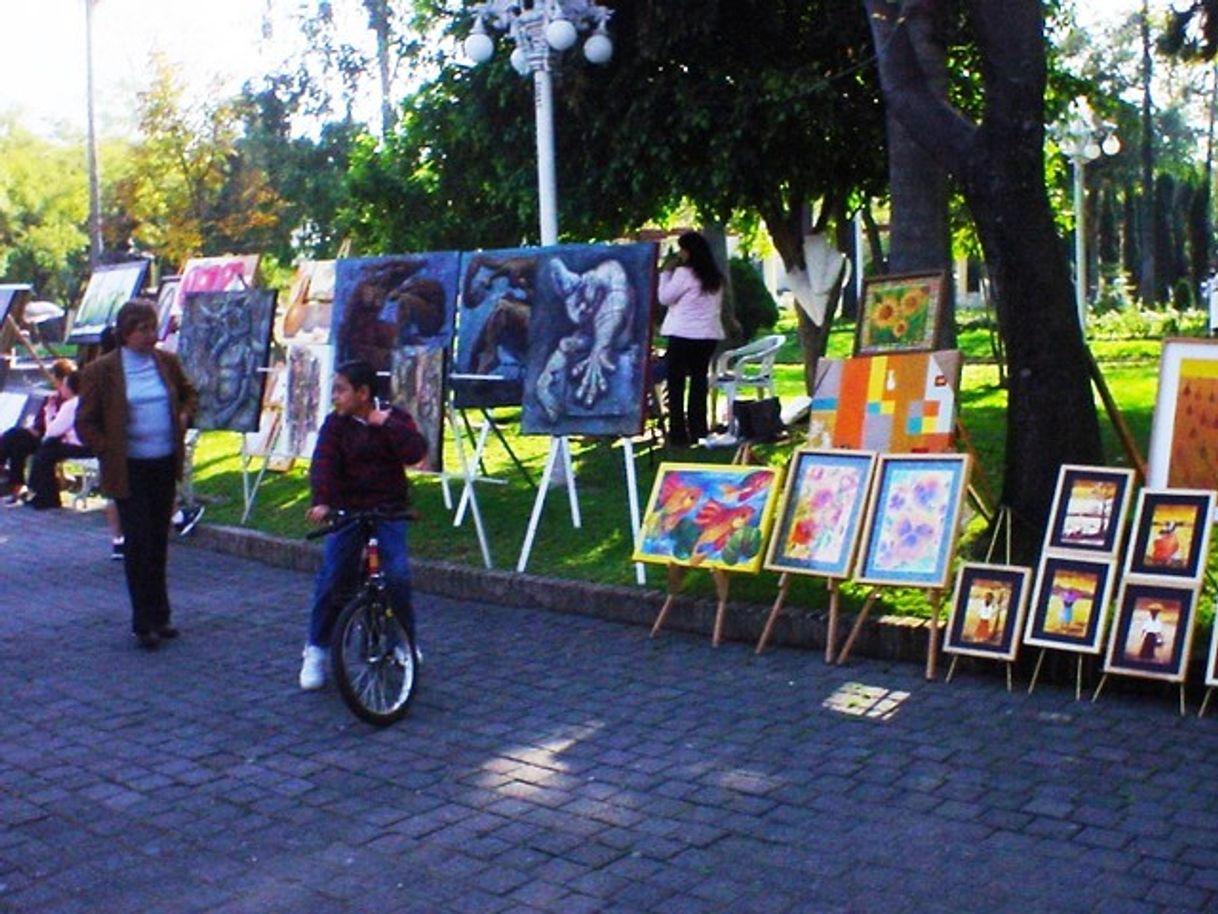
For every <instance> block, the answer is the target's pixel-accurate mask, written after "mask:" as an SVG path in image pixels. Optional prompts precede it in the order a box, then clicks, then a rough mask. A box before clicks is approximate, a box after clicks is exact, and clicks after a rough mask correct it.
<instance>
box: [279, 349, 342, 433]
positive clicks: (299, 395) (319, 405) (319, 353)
mask: <svg viewBox="0 0 1218 914" xmlns="http://www.w3.org/2000/svg"><path fill="white" fill-rule="evenodd" d="M286 362H287V405H286V408H285V411H284V423H285V425H286V429H285V431H286V434H285V438H286V444H285V449H286V450H287V452H288V453H290V454H292V455H293V456H294V457H312V456H313V449H314V448H315V447H316V446H317V432H318V430H319V429H320V428H321V424H322V423H323V422H324V421H325V419H326V416H327V415H329V413H330V387H331V385H332V384H333V382H334V347H333V346H324V345H322V346H289V347H288V348H287V359H286Z"/></svg>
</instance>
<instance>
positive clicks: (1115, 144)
mask: <svg viewBox="0 0 1218 914" xmlns="http://www.w3.org/2000/svg"><path fill="white" fill-rule="evenodd" d="M1100 149H1102V150H1104V155H1106V156H1114V155H1116V154H1117V153H1118V152H1120V151H1121V139H1120V137H1118V136H1117V135H1116V134H1115V133H1110V134H1108V136H1106V137H1104V142H1103V143H1101V144H1100Z"/></svg>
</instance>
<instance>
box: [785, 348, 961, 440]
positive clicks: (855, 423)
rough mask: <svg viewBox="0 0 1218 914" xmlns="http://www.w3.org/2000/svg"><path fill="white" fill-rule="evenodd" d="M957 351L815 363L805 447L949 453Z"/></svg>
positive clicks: (953, 424)
mask: <svg viewBox="0 0 1218 914" xmlns="http://www.w3.org/2000/svg"><path fill="white" fill-rule="evenodd" d="M961 362H962V359H961V356H960V353H959V351H957V350H954V349H947V350H943V351H941V352H923V353H910V354H907V355H891V356H870V357H860V358H853V359H820V360H819V361H818V362H817V363H816V388H815V390H814V391H813V393H812V403H811V405H810V406H809V416H808V443H809V444H810V445H812V446H813V447H817V448H830V447H838V448H851V449H854V450H867V451H877V452H879V453H898V454H922V453H932V454H936V453H945V452H948V451H951V450H952V447H953V438H954V433H955V428H956V400H957V390H958V389H959V386H960V368H961Z"/></svg>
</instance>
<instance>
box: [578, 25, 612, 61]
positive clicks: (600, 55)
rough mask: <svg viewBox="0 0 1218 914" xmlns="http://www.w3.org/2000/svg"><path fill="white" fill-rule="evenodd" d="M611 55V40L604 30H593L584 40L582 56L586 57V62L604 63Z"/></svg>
mask: <svg viewBox="0 0 1218 914" xmlns="http://www.w3.org/2000/svg"><path fill="white" fill-rule="evenodd" d="M612 56H613V42H612V41H611V40H610V39H609V36H608V35H606V34H605V33H604V32H600V31H598V32H594V33H593V34H592V36H591V37H590V38H589V39H588V40H587V41H585V42H584V57H586V58H587V59H588V63H594V64H605V63H608V62H609V58H610V57H612Z"/></svg>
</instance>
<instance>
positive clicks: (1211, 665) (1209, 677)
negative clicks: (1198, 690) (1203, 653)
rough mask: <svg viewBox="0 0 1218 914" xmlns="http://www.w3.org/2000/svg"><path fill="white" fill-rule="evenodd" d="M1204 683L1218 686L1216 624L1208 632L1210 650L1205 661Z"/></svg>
mask: <svg viewBox="0 0 1218 914" xmlns="http://www.w3.org/2000/svg"><path fill="white" fill-rule="evenodd" d="M1205 684H1206V685H1207V686H1218V625H1215V626H1213V629H1212V631H1211V632H1210V652H1209V657H1208V658H1207V659H1206V661H1205Z"/></svg>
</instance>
